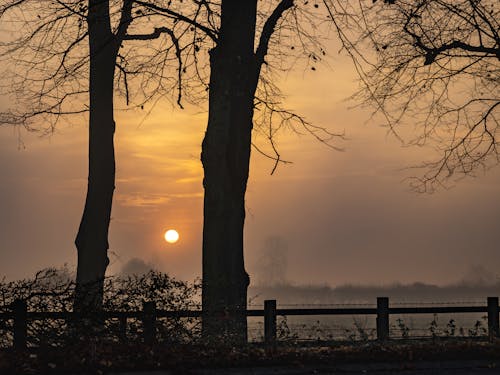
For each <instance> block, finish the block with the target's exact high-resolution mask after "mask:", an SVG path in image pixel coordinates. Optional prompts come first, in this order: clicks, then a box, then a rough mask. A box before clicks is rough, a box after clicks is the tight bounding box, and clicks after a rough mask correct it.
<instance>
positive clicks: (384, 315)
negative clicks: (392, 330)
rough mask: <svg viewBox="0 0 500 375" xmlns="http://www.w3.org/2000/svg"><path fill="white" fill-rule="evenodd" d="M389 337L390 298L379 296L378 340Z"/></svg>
mask: <svg viewBox="0 0 500 375" xmlns="http://www.w3.org/2000/svg"><path fill="white" fill-rule="evenodd" d="M388 339H389V298H388V297H377V340H379V341H386V340H388Z"/></svg>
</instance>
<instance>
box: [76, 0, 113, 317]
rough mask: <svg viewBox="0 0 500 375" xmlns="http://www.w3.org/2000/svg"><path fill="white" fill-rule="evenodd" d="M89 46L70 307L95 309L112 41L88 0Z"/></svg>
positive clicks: (106, 200) (108, 183)
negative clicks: (82, 187)
mask: <svg viewBox="0 0 500 375" xmlns="http://www.w3.org/2000/svg"><path fill="white" fill-rule="evenodd" d="M87 20H88V30H89V47H90V81H89V96H90V117H89V174H88V188H87V197H86V201H85V208H84V211H83V216H82V220H81V222H80V227H79V229H78V234H77V236H76V240H75V245H76V248H77V251H78V266H77V276H76V293H75V304H74V310H75V311H80V312H81V311H95V310H98V309H100V308H101V306H102V298H103V285H104V275H105V272H106V267H107V266H108V263H109V260H108V256H107V253H108V247H109V246H108V228H109V221H110V217H111V205H112V200H113V191H114V188H115V155H114V143H113V136H114V131H115V122H114V118H113V110H114V108H113V82H114V70H115V61H116V57H117V52H118V45H117V42H116V40H115V37H114V35H113V33H112V31H111V22H110V17H109V1H103V0H89V11H88V19H87Z"/></svg>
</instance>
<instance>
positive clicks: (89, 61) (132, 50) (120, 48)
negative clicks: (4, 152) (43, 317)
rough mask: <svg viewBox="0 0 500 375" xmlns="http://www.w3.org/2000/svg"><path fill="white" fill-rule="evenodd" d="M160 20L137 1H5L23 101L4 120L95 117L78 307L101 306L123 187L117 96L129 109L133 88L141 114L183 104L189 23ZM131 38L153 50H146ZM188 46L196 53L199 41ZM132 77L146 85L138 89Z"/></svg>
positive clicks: (3, 13)
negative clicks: (118, 179) (117, 194)
mask: <svg viewBox="0 0 500 375" xmlns="http://www.w3.org/2000/svg"><path fill="white" fill-rule="evenodd" d="M200 8H201V5H200V6H198V8H197V9H198V11H199V9H200ZM194 10H195V11H196V8H194ZM156 16H157V15H155V14H154V13H153V12H151V11H148V12H147V14H146V10H145V8H144V6H143V5H140V4H138V2H135V1H134V0H89V1H88V2H83V1H78V0H56V1H49V0H41V1H39V0H37V1H34V0H2V1H1V2H0V21H1V22H2V25H3V26H4V27H5V28H6V29H7V30H10V31H11V33H12V34H13V35H12V36H10V37H8V38H7V40H6V41H5V42H3V43H2V44H1V45H0V48H1V53H0V56H1V57H2V58H3V60H4V63H5V66H6V67H8V69H9V70H8V72H7V73H8V74H6V75H5V76H4V78H5V80H4V81H3V87H2V89H3V91H4V92H5V93H8V94H10V95H12V96H13V97H14V100H13V101H15V102H17V103H18V104H19V105H18V106H17V107H15V108H14V109H12V110H10V111H5V112H3V113H2V114H1V116H0V121H1V123H4V124H14V125H23V126H25V127H26V128H28V129H30V130H39V129H40V128H41V129H44V130H45V131H48V132H51V131H53V129H54V127H55V126H56V124H57V123H58V122H59V121H61V120H62V119H63V118H64V117H66V116H70V115H76V114H83V113H88V121H89V174H88V190H87V197H86V201H85V208H84V212H83V216H82V219H81V223H80V227H79V230H78V234H77V236H76V240H75V244H76V247H77V250H78V268H77V276H76V281H77V285H76V291H75V306H74V308H75V310H79V311H82V310H86V309H97V308H99V307H100V306H101V304H102V293H103V292H102V291H103V282H104V275H105V272H106V267H107V265H108V262H109V261H108V257H107V251H108V247H109V245H108V228H109V222H110V215H111V206H112V200H113V191H114V187H115V156H114V140H113V137H114V132H115V121H114V101H113V99H114V92H115V91H116V92H118V93H123V94H124V96H125V99H126V102H127V104H129V100H130V97H131V95H132V93H131V91H132V90H133V91H134V93H135V94H137V97H138V104H137V105H139V106H141V107H142V106H143V105H144V103H145V102H148V101H151V100H153V99H154V98H155V97H158V96H160V97H161V96H164V95H170V93H171V92H173V91H177V93H178V94H177V102H178V103H179V105H180V100H181V91H180V89H179V87H180V85H181V83H180V82H181V73H182V72H183V65H182V64H183V61H182V59H181V54H182V53H183V51H182V50H181V49H180V40H181V39H182V40H184V39H183V38H184V36H185V35H186V34H187V33H188V32H189V23H182V24H181V23H179V24H176V22H175V19H176V12H175V8H173V9H172V10H171V17H170V18H169V19H166V18H165V17H164V16H163V15H161V22H160V21H159V20H158V17H156ZM155 17H156V18H155ZM192 19H193V20H195V19H196V17H192ZM167 21H169V22H167ZM158 23H161V25H162V26H157V27H156V26H155V25H157V24H158ZM191 23H195V21H191ZM165 24H168V25H167V26H165ZM138 30H140V31H141V32H140V33H139V32H138ZM144 30H151V31H148V32H146V33H144V32H143V31H144ZM6 35H7V34H6ZM177 35H178V36H177ZM126 41H127V42H130V43H128V45H129V48H128V49H127V48H124V47H125V46H124V42H126ZM133 41H140V42H143V41H148V42H149V43H148V46H147V48H146V47H144V48H143V49H142V50H140V48H141V47H140V46H139V47H138V46H137V44H134V43H133ZM155 41H156V42H155ZM185 48H193V47H192V40H191V39H189V41H187V42H186V43H185ZM138 50H140V53H138V52H137V51H138ZM155 58H156V59H159V60H155ZM175 69H177V71H178V74H175V73H174V78H171V77H172V72H175ZM115 71H117V72H118V74H117V75H115ZM134 79H135V80H137V79H138V80H139V82H136V83H135V84H133V85H131V84H130V82H131V81H132V82H134ZM44 125H45V127H44Z"/></svg>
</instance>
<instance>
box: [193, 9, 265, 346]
mask: <svg viewBox="0 0 500 375" xmlns="http://www.w3.org/2000/svg"><path fill="white" fill-rule="evenodd" d="M256 6H257V0H240V1H234V0H223V1H222V19H221V29H220V33H219V40H218V43H217V46H216V47H215V48H214V49H212V51H211V52H210V65H211V76H210V95H209V118H208V126H207V131H206V133H205V138H204V140H203V144H202V154H201V160H202V163H203V169H204V174H205V175H204V180H203V186H204V188H205V199H204V225H203V291H202V304H203V312H204V316H203V335H204V338H205V339H217V340H218V341H220V340H221V339H222V340H225V341H226V342H227V343H230V344H234V343H237V344H238V343H246V341H247V321H246V315H245V310H246V306H247V287H248V284H249V277H248V274H247V273H246V271H245V267H244V260H243V225H244V221H245V192H246V187H247V180H248V171H249V163H250V147H251V133H252V120H253V100H254V94H255V89H256V85H257V80H258V73H257V72H258V70H257V69H256V63H255V57H254V38H255V22H256Z"/></svg>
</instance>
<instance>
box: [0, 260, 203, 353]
mask: <svg viewBox="0 0 500 375" xmlns="http://www.w3.org/2000/svg"><path fill="white" fill-rule="evenodd" d="M74 287H75V283H74V280H73V277H72V275H71V274H70V272H69V271H68V270H67V268H63V269H53V268H49V269H44V270H41V271H39V272H37V273H36V275H35V277H34V278H33V279H24V280H18V281H11V282H6V281H2V282H0V312H9V311H10V306H11V304H12V303H13V302H14V301H15V300H16V299H22V300H25V301H26V302H27V305H28V311H29V312H71V311H72V308H73V298H74ZM199 292H200V283H199V281H195V282H194V283H187V282H184V281H179V280H176V279H174V278H172V277H170V276H168V275H167V274H164V273H161V272H157V271H150V272H149V273H147V274H144V275H133V276H127V277H108V278H106V280H105V283H104V301H103V311H124V312H137V311H141V310H142V308H143V303H144V302H155V303H156V307H157V309H159V310H170V311H172V310H186V309H198V308H199ZM118 330H119V322H118V321H115V320H107V321H105V322H104V326H103V327H101V330H100V331H99V332H98V333H99V336H100V337H101V338H106V339H109V340H112V341H117V340H118V335H119V331H118ZM142 330H143V327H142V323H141V320H140V319H137V318H133V319H128V321H127V336H128V337H127V340H132V341H134V340H138V339H139V337H140V335H141V333H142ZM0 333H1V334H0V347H7V346H11V345H12V321H7V322H3V326H0ZM84 333H85V334H86V333H87V332H82V331H81V330H79V329H78V328H77V327H75V326H74V325H72V324H71V323H69V324H68V323H67V322H65V320H63V319H60V320H48V319H43V320H34V321H32V322H30V323H29V324H28V345H36V346H39V345H42V346H53V345H61V344H63V343H68V342H67V341H68V340H75V338H77V337H82V335H83V334H84ZM198 334H199V324H198V322H197V320H196V319H194V318H182V319H179V318H169V319H159V320H158V323H157V336H156V337H157V339H158V341H192V340H195V339H196V338H197V335H198Z"/></svg>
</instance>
